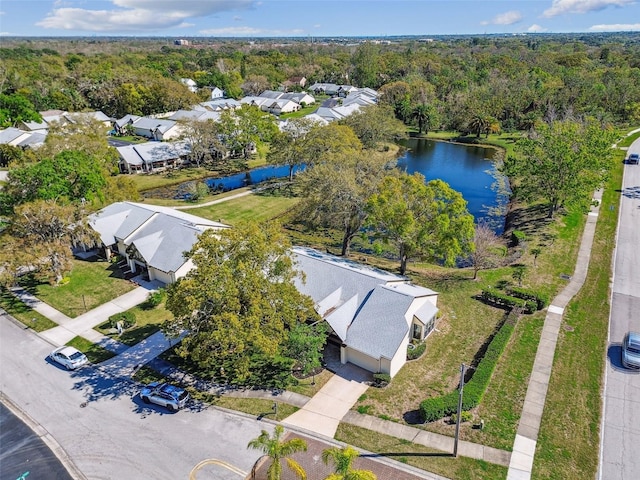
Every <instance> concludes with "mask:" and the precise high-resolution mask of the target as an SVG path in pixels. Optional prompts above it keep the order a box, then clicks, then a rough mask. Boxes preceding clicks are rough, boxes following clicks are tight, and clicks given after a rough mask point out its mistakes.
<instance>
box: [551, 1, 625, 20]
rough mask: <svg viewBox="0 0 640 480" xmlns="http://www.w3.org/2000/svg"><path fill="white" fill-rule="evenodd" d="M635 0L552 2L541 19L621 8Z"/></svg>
mask: <svg viewBox="0 0 640 480" xmlns="http://www.w3.org/2000/svg"><path fill="white" fill-rule="evenodd" d="M635 1H636V0H553V3H552V4H551V7H550V8H548V9H547V10H545V11H544V13H543V14H542V16H543V17H547V18H548V17H555V16H556V15H562V14H564V13H588V12H593V11H598V10H604V9H605V8H607V7H612V6H613V7H623V6H625V5H629V4H631V3H635Z"/></svg>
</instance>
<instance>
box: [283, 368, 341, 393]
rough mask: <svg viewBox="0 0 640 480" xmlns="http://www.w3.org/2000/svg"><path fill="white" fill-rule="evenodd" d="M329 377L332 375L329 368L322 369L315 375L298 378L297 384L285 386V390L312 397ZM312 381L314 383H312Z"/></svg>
mask: <svg viewBox="0 0 640 480" xmlns="http://www.w3.org/2000/svg"><path fill="white" fill-rule="evenodd" d="M331 377H333V373H331V372H330V371H329V370H322V371H321V372H320V373H318V374H316V375H315V377H308V378H302V379H299V380H298V384H297V385H292V386H290V387H289V388H287V390H289V391H291V392H295V393H299V394H300V395H306V396H307V397H313V396H314V395H315V394H316V393H317V392H318V390H320V389H321V388H322V387H323V386H324V384H325V383H327V382H328V381H329V380H330V379H331ZM314 381H315V385H312V383H313V382H314Z"/></svg>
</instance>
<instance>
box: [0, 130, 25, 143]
mask: <svg viewBox="0 0 640 480" xmlns="http://www.w3.org/2000/svg"><path fill="white" fill-rule="evenodd" d="M30 135H31V132H25V131H24V130H20V129H19V128H15V127H9V128H5V129H4V130H0V144H2V145H11V146H12V147H17V146H18V145H19V144H20V142H21V141H23V140H25V139H26V138H28V137H29V136H30Z"/></svg>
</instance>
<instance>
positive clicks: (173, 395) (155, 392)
mask: <svg viewBox="0 0 640 480" xmlns="http://www.w3.org/2000/svg"><path fill="white" fill-rule="evenodd" d="M140 398H141V399H142V401H143V402H144V403H155V404H156V405H160V406H162V407H166V408H168V409H169V410H171V411H172V412H177V411H178V410H180V409H181V408H183V407H184V406H185V405H186V404H187V401H188V400H189V392H187V391H186V390H185V389H184V388H180V387H176V386H175V385H171V384H168V383H160V382H153V383H150V384H149V385H147V386H146V387H144V388H143V389H142V390H141V391H140Z"/></svg>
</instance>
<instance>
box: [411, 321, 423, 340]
mask: <svg viewBox="0 0 640 480" xmlns="http://www.w3.org/2000/svg"><path fill="white" fill-rule="evenodd" d="M413 338H414V339H415V340H422V325H419V324H417V323H414V324H413Z"/></svg>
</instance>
